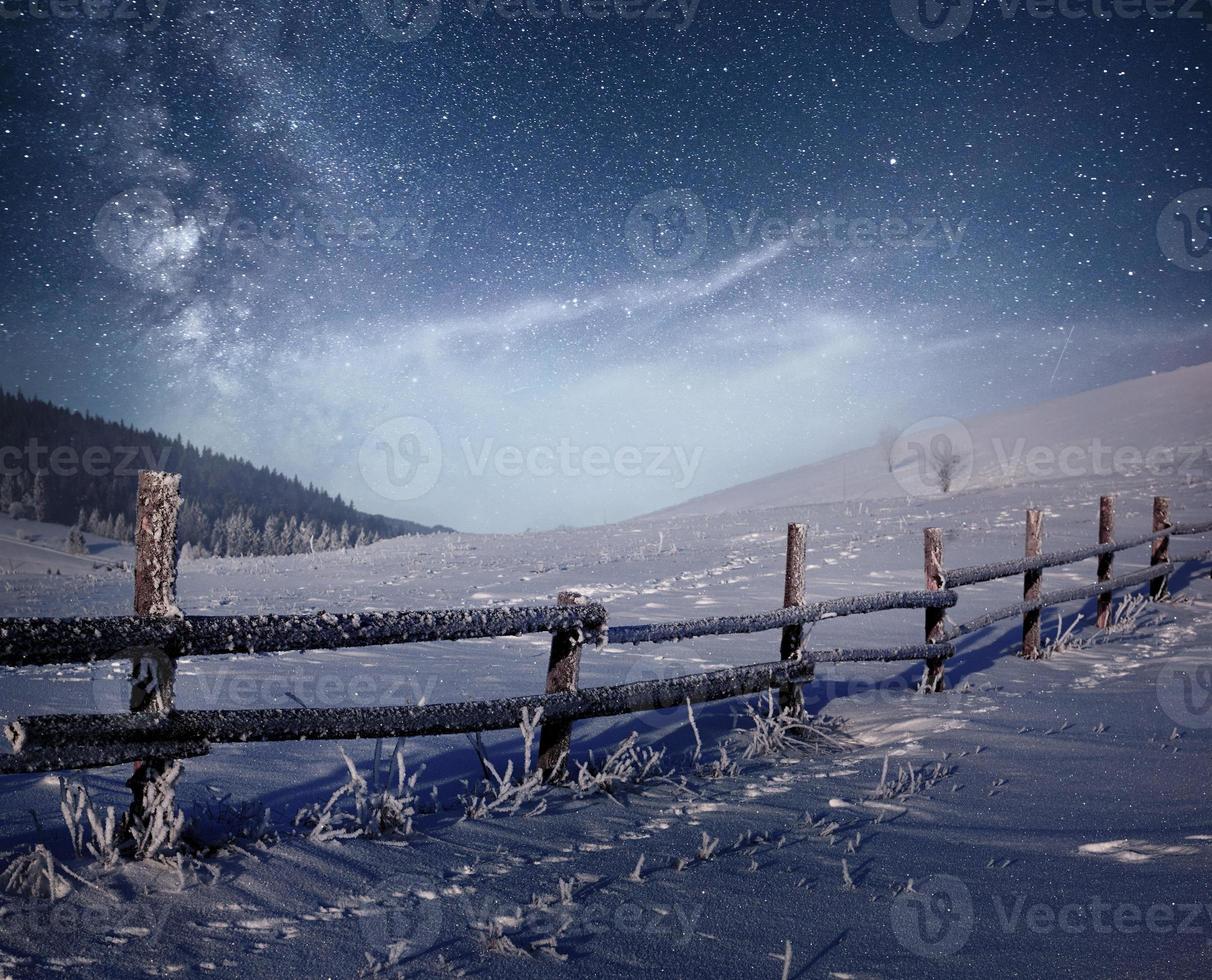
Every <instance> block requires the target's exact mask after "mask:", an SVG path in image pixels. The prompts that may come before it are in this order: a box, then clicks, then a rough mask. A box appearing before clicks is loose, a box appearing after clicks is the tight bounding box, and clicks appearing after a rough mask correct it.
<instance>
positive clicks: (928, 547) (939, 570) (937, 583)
mask: <svg viewBox="0 0 1212 980" xmlns="http://www.w3.org/2000/svg"><path fill="white" fill-rule="evenodd" d="M924 543H925V565H926V589H927V591H929V592H937V591H938V590H939V589H942V588H943V587H944V583H943V532H942V529H941V528H937V527H928V528H926V533H925V535H924ZM946 615H947V611H946V610H945V609H927V610H926V642H927V643H940V642H942V639H943V620H944V619H945V617H946ZM945 686H946V681H945V678H944V677H943V658H942V657H927V658H926V674H925V676H924V677H923V678H922V688H921V689H922V691H923V692H925V693H934V692H938V691H942V690H943V689H944V687H945Z"/></svg>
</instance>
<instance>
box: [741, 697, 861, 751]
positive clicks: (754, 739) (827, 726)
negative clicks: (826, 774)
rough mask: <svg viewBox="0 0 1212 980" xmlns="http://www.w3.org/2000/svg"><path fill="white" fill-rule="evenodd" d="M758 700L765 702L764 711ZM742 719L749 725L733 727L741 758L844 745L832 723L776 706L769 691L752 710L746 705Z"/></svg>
mask: <svg viewBox="0 0 1212 980" xmlns="http://www.w3.org/2000/svg"><path fill="white" fill-rule="evenodd" d="M761 701H765V710H762V705H761ZM745 718H746V719H747V720H748V721H749V723H750V727H749V728H738V729H737V730H736V736H737V738H738V739H739V740H740V742H741V744H742V746H743V750H742V753H741V754H742V758H745V759H756V758H759V757H762V756H771V755H783V754H784V753H787V752H810V751H813V750H818V749H840V748H844V747H845V742H844V740H843V739H842V737H841V735H840V732H839V731H838V728H837V726H836V725H835V724H833V723H831V722H826V721H825V720H823V719H821V718H817V717H815V716H813V715H808V714H805V713H804V712H802V711H796V710H794V709H791V708H784V709H781V710H779V709H776V707H775V697H774V694H773V693H770V694H767V695H766V696H765V697H764V698H762V699H761V700H760V701H759V706H758V708H756V709H755V708H754V706H753V705H751V704H749V705H746V706H745Z"/></svg>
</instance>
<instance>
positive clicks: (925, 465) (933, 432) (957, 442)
mask: <svg viewBox="0 0 1212 980" xmlns="http://www.w3.org/2000/svg"><path fill="white" fill-rule="evenodd" d="M890 462H891V465H892V475H893V476H894V477H895V478H896V482H897V483H898V484H900V486H901V489H902V490H904V491H905V493H907V494H908V495H909V496H911V497H928V496H932V495H934V494H939V493H955V492H958V491H960V490H963V489H964V488H965V487H966V486H968V482H969V481H970V480H971V479H972V433H970V432H969V431H968V428H967V426H965V425H964V423H963V422H960V421H959V420H958V419H953V418H947V417H946V416H941V415H940V416H935V417H933V418H928V419H923V420H922V421H920V422H915V423H914V424H913V425H911V426H909V428H907V429H905V430H904V431H903V432H901V433H900V434H899V435H898V436H897V437H896V440H895V441H894V442H893V444H892V449H891V455H890Z"/></svg>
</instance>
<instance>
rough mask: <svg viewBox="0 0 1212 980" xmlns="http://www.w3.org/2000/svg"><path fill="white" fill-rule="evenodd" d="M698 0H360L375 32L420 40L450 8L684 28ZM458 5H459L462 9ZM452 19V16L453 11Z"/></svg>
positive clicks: (474, 14)
mask: <svg viewBox="0 0 1212 980" xmlns="http://www.w3.org/2000/svg"><path fill="white" fill-rule="evenodd" d="M699 3H700V0H462V3H454V2H450V0H446V2H444V0H358V6H359V8H360V9H361V11H362V18H363V20H365V22H366V25H367V26H368V27H369V28H370V29H371V30H372V31H373V32H374V33H375V34H377V35H379V37H381V38H384V39H385V40H388V41H394V42H396V43H403V42H407V41H419V40H421V38H424V37H427V36H428V35H429V34H431V33H433V30H434V28H436V27H437V26H438V24H439V23H440V22H441V21H442V20H443V18H444V15H445V14H446V12H447V11H445V10H444V9H443V8H444V7H448V8H449V10H450V12H451V13H452V14H453V13H454V12H458V13H461V14H463V15H466V16H468V17H471V18H472V19H473V20H476V21H481V22H482V21H485V20H489V19H491V18H499V19H500V20H504V21H521V20H526V21H538V22H540V23H549V22H551V21H555V20H560V21H569V22H572V23H583V22H589V23H602V22H603V21H608V20H618V21H621V22H623V23H632V22H637V21H638V22H642V23H644V24H671V25H672V26H673V29H674V30H677V31H685V30H687V29H688V28H689V27H690V25H691V24H693V23H694V18H695V16H696V14H697V13H698V9H699ZM460 8H461V9H460ZM451 19H454V18H453V16H452V18H451Z"/></svg>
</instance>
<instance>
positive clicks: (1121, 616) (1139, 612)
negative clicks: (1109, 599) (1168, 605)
mask: <svg viewBox="0 0 1212 980" xmlns="http://www.w3.org/2000/svg"><path fill="white" fill-rule="evenodd" d="M1151 606H1152V600H1150V598H1149V597H1148V596H1147V595H1145V594H1144V593H1138V594H1136V595H1126V596H1124V597H1123V598H1122V599H1120V600H1119V605H1118V606H1116V607H1115V610H1114V612H1113V613H1112V615H1111V622H1110V623H1108V624H1107V628H1106V630H1104V632H1106V633H1131V632H1132V631H1133V630H1134V629H1136V627H1137V626H1138V625H1139V621H1140V618H1141V616H1143V615H1144V613H1145V612H1146V611H1147V610H1148V609H1149V608H1150V607H1151Z"/></svg>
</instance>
